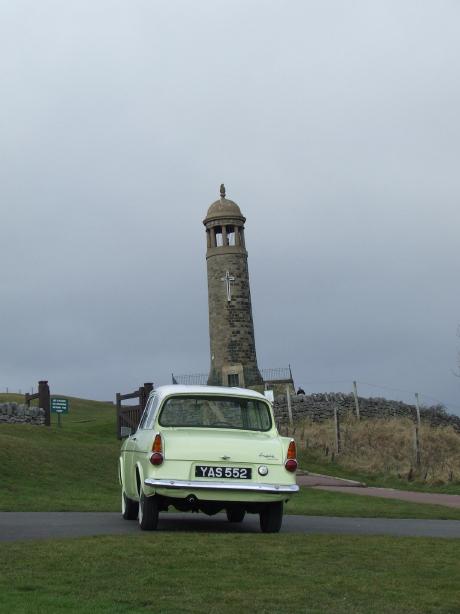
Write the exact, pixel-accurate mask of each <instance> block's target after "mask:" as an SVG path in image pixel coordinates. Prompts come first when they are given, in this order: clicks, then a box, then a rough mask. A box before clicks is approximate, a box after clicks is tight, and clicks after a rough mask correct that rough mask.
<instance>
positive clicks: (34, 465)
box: [0, 395, 120, 511]
mask: <svg viewBox="0 0 460 614" xmlns="http://www.w3.org/2000/svg"><path fill="white" fill-rule="evenodd" d="M5 396H7V397H10V398H9V399H8V400H14V399H11V397H12V396H13V395H0V402H1V401H2V400H5ZM67 398H69V397H67ZM62 421H63V427H62V428H58V427H57V424H56V415H52V425H51V427H49V428H45V427H38V426H28V425H24V424H0V466H1V467H2V471H1V475H0V509H1V510H3V511H8V510H23V511H51V510H56V511H59V510H63V511H65V510H81V511H103V510H110V509H116V508H117V506H118V501H119V494H118V482H117V459H118V451H119V448H120V445H119V442H118V441H117V440H116V438H115V409H114V407H113V405H111V404H108V403H100V402H97V401H86V400H84V399H73V398H70V413H69V415H68V416H63V418H62Z"/></svg>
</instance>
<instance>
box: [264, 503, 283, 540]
mask: <svg viewBox="0 0 460 614" xmlns="http://www.w3.org/2000/svg"><path fill="white" fill-rule="evenodd" d="M259 516H260V530H261V531H262V533H278V532H279V530H280V529H281V525H282V523H283V502H282V501H277V502H276V503H268V504H267V505H266V506H265V507H264V509H263V510H262V511H261V512H260V514H259Z"/></svg>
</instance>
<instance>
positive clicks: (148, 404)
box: [137, 399, 153, 429]
mask: <svg viewBox="0 0 460 614" xmlns="http://www.w3.org/2000/svg"><path fill="white" fill-rule="evenodd" d="M152 401H153V399H150V401H149V402H148V403H147V405H146V406H145V409H144V411H143V412H142V416H141V419H140V420H139V426H138V427H137V428H138V429H143V428H144V425H145V421H146V420H147V416H148V413H149V409H150V406H151V405H152Z"/></svg>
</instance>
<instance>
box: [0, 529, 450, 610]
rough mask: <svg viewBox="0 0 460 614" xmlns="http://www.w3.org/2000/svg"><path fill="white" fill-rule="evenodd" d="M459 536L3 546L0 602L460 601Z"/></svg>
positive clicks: (332, 604)
mask: <svg viewBox="0 0 460 614" xmlns="http://www.w3.org/2000/svg"><path fill="white" fill-rule="evenodd" d="M459 547H460V543H459V540H443V539H425V538H423V539H422V538H400V539H395V538H388V537H351V536H341V537H337V536H323V535H315V536H312V535H310V536H305V535H276V536H268V535H229V534H227V535H221V534H219V535H216V534H203V533H200V534H194V533H189V534H184V533H181V534H180V536H178V535H176V534H173V533H164V534H142V535H139V536H123V537H95V538H81V539H71V540H70V539H69V540H50V541H35V542H30V541H27V542H25V541H24V542H17V543H8V544H1V545H0V568H1V569H2V573H1V574H0V610H1V611H2V612H8V613H15V612H18V613H19V612H29V611H31V612H37V613H40V612H46V613H49V612H63V611H69V612H96V613H99V612H101V613H109V612H110V613H118V612H120V613H121V612H146V611H155V612H162V613H168V612H196V613H200V614H201V613H202V612H203V611H206V612H209V613H219V614H220V613H226V612H228V613H230V612H232V613H233V612H238V611H240V612H264V613H271V612H273V613H275V612H276V613H278V612H308V613H309V614H324V613H325V612H327V613H328V614H343V613H344V612H347V613H348V612H352V613H353V614H370V613H372V614H384V613H388V614H395V613H399V612H401V613H402V612H404V613H405V614H418V613H420V614H422V613H423V614H431V613H432V614H448V613H454V612H459V611H460V566H459V564H458V552H459Z"/></svg>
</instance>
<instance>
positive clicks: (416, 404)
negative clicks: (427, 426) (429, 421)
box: [415, 392, 420, 428]
mask: <svg viewBox="0 0 460 614" xmlns="http://www.w3.org/2000/svg"><path fill="white" fill-rule="evenodd" d="M415 411H416V412H417V426H418V427H419V428H420V403H419V398H418V392H416V393H415Z"/></svg>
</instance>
